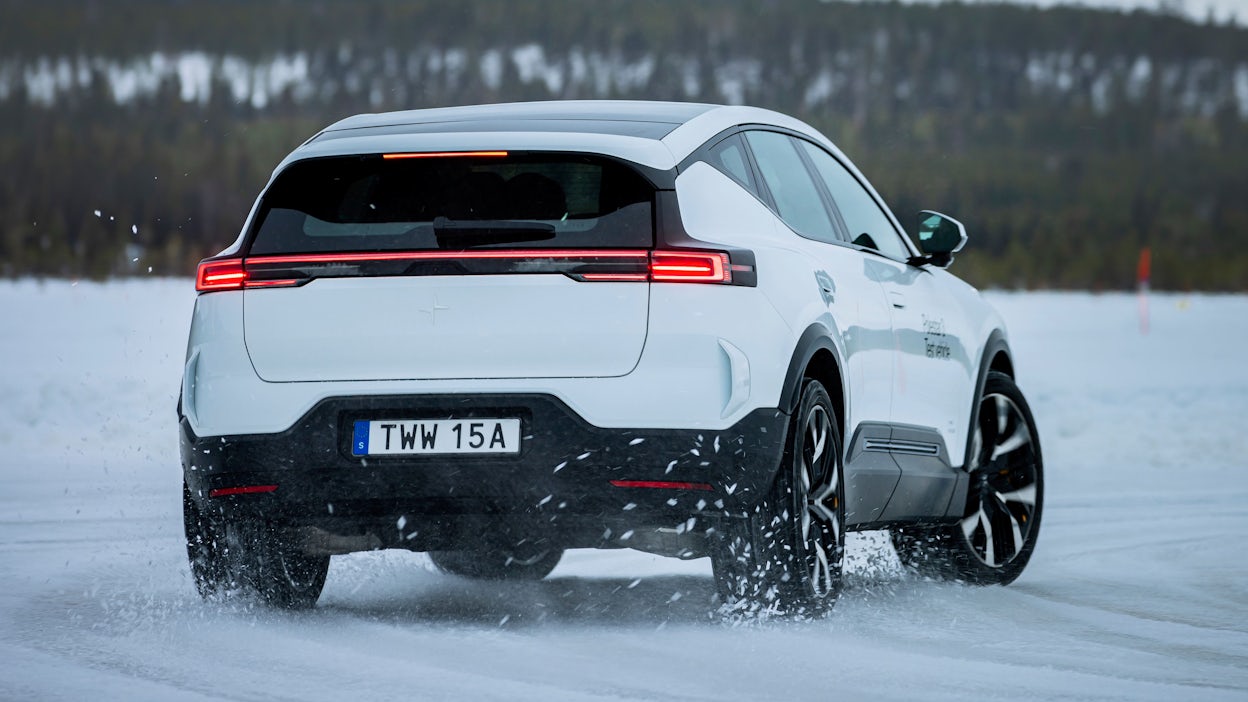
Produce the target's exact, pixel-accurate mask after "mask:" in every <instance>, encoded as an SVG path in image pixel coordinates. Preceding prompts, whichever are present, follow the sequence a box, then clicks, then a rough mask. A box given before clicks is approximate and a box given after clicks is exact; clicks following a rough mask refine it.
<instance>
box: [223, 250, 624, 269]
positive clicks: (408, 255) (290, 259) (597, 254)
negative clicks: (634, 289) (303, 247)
mask: <svg viewBox="0 0 1248 702" xmlns="http://www.w3.org/2000/svg"><path fill="white" fill-rule="evenodd" d="M648 255H649V252H648V251H644V250H637V249H598V250H594V249H489V250H483V251H381V252H374V253H341V254H306V255H302V256H252V257H250V258H248V259H247V264H248V265H253V264H254V265H265V264H286V265H300V264H316V263H361V262H365V261H438V260H448V259H455V260H464V259H506V258H527V259H542V258H548V259H568V258H635V259H639V260H644V259H645V258H646V256H648Z"/></svg>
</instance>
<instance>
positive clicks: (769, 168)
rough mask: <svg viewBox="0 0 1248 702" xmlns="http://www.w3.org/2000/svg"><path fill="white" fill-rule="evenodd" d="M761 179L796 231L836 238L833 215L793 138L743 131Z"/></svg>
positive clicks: (829, 239) (818, 238) (819, 237)
mask: <svg viewBox="0 0 1248 702" xmlns="http://www.w3.org/2000/svg"><path fill="white" fill-rule="evenodd" d="M745 138H746V141H748V142H749V144H750V150H751V151H753V153H754V161H755V162H756V163H757V164H758V170H759V171H761V172H762V176H763V182H764V183H765V184H766V185H767V189H768V190H769V191H770V192H771V197H772V199H774V200H775V203H776V211H777V214H779V215H780V219H782V220H784V223H785V224H787V225H789V226H790V227H792V228H793V230H794V231H796V232H797V233H798V234H801V235H802V236H804V237H806V238H808V239H814V240H816V241H827V242H839V241H840V240H841V239H840V237H838V236H837V234H836V228H835V226H834V225H833V224H832V218H831V217H830V215H829V214H828V209H827V207H825V206H824V204H823V199H822V198H821V197H820V195H819V187H818V186H817V185H815V182H814V181H813V180H811V177H810V172H809V171H808V170H807V169H806V164H805V163H803V162H802V157H801V154H799V153H798V151H797V145H796V144H794V140H793V139H792V138H790V137H788V136H786V135H784V134H779V133H776V132H766V131H750V132H746V133H745Z"/></svg>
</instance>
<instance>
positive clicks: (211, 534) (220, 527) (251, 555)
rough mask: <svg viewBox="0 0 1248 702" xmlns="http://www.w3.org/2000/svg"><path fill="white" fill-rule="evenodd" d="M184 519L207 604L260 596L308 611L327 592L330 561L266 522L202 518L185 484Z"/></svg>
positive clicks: (189, 553)
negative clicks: (292, 541) (283, 536)
mask: <svg viewBox="0 0 1248 702" xmlns="http://www.w3.org/2000/svg"><path fill="white" fill-rule="evenodd" d="M182 515H183V524H184V527H185V530H186V552H187V557H188V558H189V560H190V566H191V575H192V577H193V578H194V580H195V588H196V589H197V590H198V591H199V594H200V596H201V597H203V598H204V599H206V600H207V599H218V598H229V597H232V596H234V595H236V594H251V595H256V596H258V597H259V599H260V600H261V601H262V602H263V603H265V604H267V605H269V606H273V607H280V608H283V609H307V608H309V607H311V606H313V605H315V604H316V600H317V599H318V598H319V597H320V596H321V590H322V589H323V588H324V587H325V576H326V575H327V574H328V572H329V556H309V555H306V554H303V553H301V552H299V551H298V550H297V549H296V548H294V547H293V546H292V545H290V544H288V543H286V542H285V541H284V540H283V539H281V538H280V535H279V534H278V533H276V531H275V530H274V529H273V528H272V527H271V526H269V525H268V524H266V523H264V522H259V521H251V520H240V521H237V522H227V521H226V520H224V519H222V518H221V517H220V516H217V515H208V514H205V513H203V512H202V511H201V510H200V509H199V507H198V505H196V503H195V500H194V499H192V498H191V494H190V490H189V489H187V487H186V485H185V483H184V484H183V486H182Z"/></svg>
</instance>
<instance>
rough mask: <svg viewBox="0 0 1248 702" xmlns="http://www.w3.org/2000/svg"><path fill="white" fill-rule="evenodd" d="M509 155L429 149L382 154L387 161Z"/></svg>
mask: <svg viewBox="0 0 1248 702" xmlns="http://www.w3.org/2000/svg"><path fill="white" fill-rule="evenodd" d="M506 155H507V152H506V151H427V152H424V153H410V154H382V156H381V157H382V158H383V159H385V160H387V161H392V160H395V159H403V158H457V157H464V156H485V157H488V158H501V157H504V156H506Z"/></svg>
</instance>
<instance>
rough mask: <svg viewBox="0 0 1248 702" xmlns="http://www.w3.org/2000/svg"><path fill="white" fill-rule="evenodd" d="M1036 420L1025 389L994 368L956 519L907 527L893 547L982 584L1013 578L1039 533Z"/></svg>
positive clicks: (933, 568)
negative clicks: (1024, 393)
mask: <svg viewBox="0 0 1248 702" xmlns="http://www.w3.org/2000/svg"><path fill="white" fill-rule="evenodd" d="M1039 436H1040V435H1039V433H1037V431H1036V422H1035V419H1034V418H1033V417H1032V415H1031V409H1030V407H1028V405H1027V400H1026V399H1025V398H1024V397H1023V393H1022V392H1021V391H1020V390H1019V389H1018V386H1017V385H1015V384H1014V380H1013V379H1012V378H1010V377H1009V376H1008V375H1005V374H1004V373H998V372H996V371H991V372H989V374H988V379H987V382H986V383H985V384H984V393H983V395H982V396H981V398H980V402H979V418H978V421H977V422H976V426H975V430H974V433H973V435H972V438H971V446H972V451H971V462H970V465H969V466H968V472H969V474H970V486H969V488H968V490H967V496H966V507H965V508H964V509H963V512H962V518H961V519H960V520H959V521H958V522H956V523H954V524H951V525H942V526H927V527H924V526H914V527H903V528H901V529H898V530H895V531H894V532H893V535H892V537H893V547H894V548H895V549H896V551H897V556H898V557H899V558H900V559H901V562H902V564H903V565H905V566H907V567H909V568H911V569H913V570H916V571H918V572H919V573H921V574H923V575H927V576H930V577H936V578H942V579H955V580H962V581H965V582H968V583H973V584H976V585H1008V584H1009V583H1011V582H1013V581H1014V580H1015V579H1016V578H1018V576H1019V575H1021V574H1022V572H1023V569H1024V568H1026V567H1027V562H1028V561H1029V560H1030V559H1031V554H1032V552H1033V551H1034V550H1035V547H1036V539H1037V538H1038V537H1039V535H1040V517H1041V515H1042V513H1043V507H1044V469H1043V461H1042V459H1041V455H1040V439H1039Z"/></svg>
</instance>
